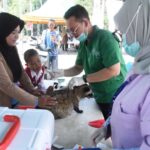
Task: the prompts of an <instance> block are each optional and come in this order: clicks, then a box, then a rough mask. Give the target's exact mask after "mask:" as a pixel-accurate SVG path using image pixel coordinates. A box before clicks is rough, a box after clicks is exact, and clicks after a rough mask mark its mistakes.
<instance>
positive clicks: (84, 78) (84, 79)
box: [82, 75, 87, 83]
mask: <svg viewBox="0 0 150 150" xmlns="http://www.w3.org/2000/svg"><path fill="white" fill-rule="evenodd" d="M82 78H83V81H84V82H85V83H87V80H86V78H87V76H86V75H83V76H82Z"/></svg>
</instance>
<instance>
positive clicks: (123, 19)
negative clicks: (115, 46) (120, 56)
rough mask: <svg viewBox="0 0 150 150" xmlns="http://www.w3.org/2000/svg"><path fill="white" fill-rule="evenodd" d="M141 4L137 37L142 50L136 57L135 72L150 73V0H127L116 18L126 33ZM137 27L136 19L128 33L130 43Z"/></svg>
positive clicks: (117, 25) (119, 26) (119, 27)
mask: <svg viewBox="0 0 150 150" xmlns="http://www.w3.org/2000/svg"><path fill="white" fill-rule="evenodd" d="M140 5H141V8H140V11H139V14H138V22H137V31H136V38H137V41H138V42H139V43H140V46H141V50H140V52H139V53H138V54H137V56H136V58H135V61H134V65H133V72H134V73H136V74H150V0H126V1H125V2H124V4H123V6H122V7H121V9H120V10H119V12H118V13H117V14H116V15H115V17H114V20H115V23H116V27H117V29H118V30H120V32H121V33H123V34H124V33H125V32H126V30H127V28H128V25H129V24H130V22H131V20H132V18H133V16H134V15H135V13H136V12H137V10H138V8H139V6H140ZM135 29H136V19H134V21H133V23H132V25H131V27H130V29H129V31H128V33H127V35H126V37H127V43H128V44H131V43H133V42H134V40H135Z"/></svg>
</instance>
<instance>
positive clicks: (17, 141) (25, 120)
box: [0, 107, 54, 150]
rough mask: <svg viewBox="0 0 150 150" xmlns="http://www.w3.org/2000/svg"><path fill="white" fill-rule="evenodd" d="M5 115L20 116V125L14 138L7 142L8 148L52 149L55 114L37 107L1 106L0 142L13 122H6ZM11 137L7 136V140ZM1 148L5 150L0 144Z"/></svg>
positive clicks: (21, 149) (27, 149)
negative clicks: (10, 107) (17, 107)
mask: <svg viewBox="0 0 150 150" xmlns="http://www.w3.org/2000/svg"><path fill="white" fill-rule="evenodd" d="M5 115H14V116H18V117H19V118H20V127H19V129H18V131H17V133H16V135H15V136H14V138H13V139H12V141H11V142H10V143H9V141H8V143H7V141H6V143H5V144H6V145H7V144H8V146H7V150H50V149H51V145H52V140H53V135H54V116H53V114H52V113H51V112H49V111H47V110H40V109H39V110H37V109H26V110H21V109H9V108H7V107H0V144H2V143H1V142H2V140H4V139H5V136H6V134H7V133H8V130H10V128H11V127H12V124H13V123H11V122H5V121H4V119H3V118H4V116H5ZM7 139H9V138H6V140H7ZM0 150H4V149H3V148H2V146H0Z"/></svg>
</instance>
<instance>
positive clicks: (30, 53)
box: [24, 49, 38, 63]
mask: <svg viewBox="0 0 150 150" xmlns="http://www.w3.org/2000/svg"><path fill="white" fill-rule="evenodd" d="M36 55H38V52H37V51H36V50H34V49H28V50H27V51H25V53H24V60H25V62H26V63H28V62H29V61H30V59H31V57H33V56H36Z"/></svg>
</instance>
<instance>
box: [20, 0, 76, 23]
mask: <svg viewBox="0 0 150 150" xmlns="http://www.w3.org/2000/svg"><path fill="white" fill-rule="evenodd" d="M74 4H75V2H74V0H47V2H45V3H44V4H43V5H42V6H41V7H40V8H39V9H37V10H35V11H33V12H30V13H27V14H24V15H23V16H22V17H21V18H22V19H23V20H24V21H26V22H32V23H35V24H47V21H48V20H49V19H50V18H52V19H55V20H56V23H57V24H65V21H64V19H63V15H64V13H65V12H66V11H67V10H68V9H69V7H71V6H73V5H74Z"/></svg>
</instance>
